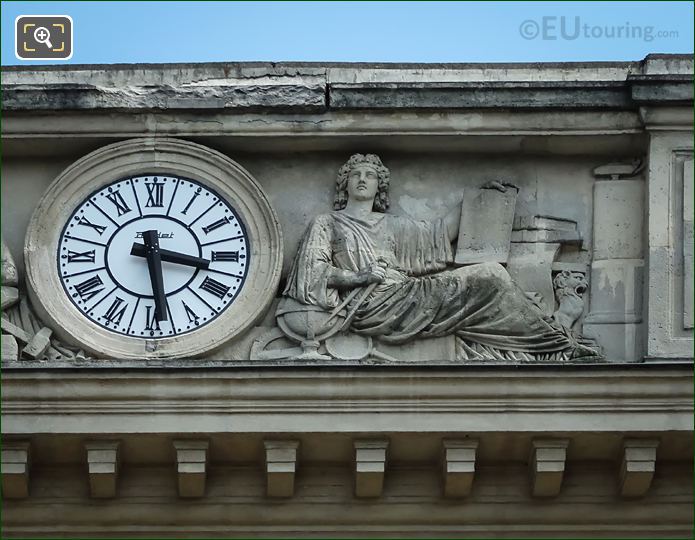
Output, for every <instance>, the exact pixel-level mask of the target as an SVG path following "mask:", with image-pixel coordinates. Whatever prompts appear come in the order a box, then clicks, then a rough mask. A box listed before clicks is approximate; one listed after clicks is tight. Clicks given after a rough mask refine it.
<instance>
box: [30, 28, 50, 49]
mask: <svg viewBox="0 0 695 540" xmlns="http://www.w3.org/2000/svg"><path fill="white" fill-rule="evenodd" d="M34 39H35V40H36V41H38V42H39V43H43V44H44V45H46V47H48V48H49V49H52V48H53V44H52V43H51V33H50V32H49V31H48V29H47V28H46V27H45V26H39V27H38V28H37V29H36V30H34Z"/></svg>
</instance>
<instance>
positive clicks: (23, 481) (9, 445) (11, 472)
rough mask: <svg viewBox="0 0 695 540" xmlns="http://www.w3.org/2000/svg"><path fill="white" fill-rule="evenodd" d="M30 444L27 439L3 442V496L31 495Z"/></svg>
mask: <svg viewBox="0 0 695 540" xmlns="http://www.w3.org/2000/svg"><path fill="white" fill-rule="evenodd" d="M29 451H30V445H29V442H27V441H6V442H3V443H2V496H3V497H5V498H7V499H23V498H26V497H28V496H29V466H30V453H29Z"/></svg>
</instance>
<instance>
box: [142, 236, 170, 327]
mask: <svg viewBox="0 0 695 540" xmlns="http://www.w3.org/2000/svg"><path fill="white" fill-rule="evenodd" d="M142 238H143V240H144V242H145V245H144V246H143V248H144V249H145V257H146V258H147V269H148V270H149V271H150V283H151V284H152V294H153V295H154V316H155V318H156V319H157V321H166V320H167V297H166V295H165V294H164V277H163V276H162V257H161V253H160V250H159V235H158V233H157V231H145V232H144V233H142Z"/></svg>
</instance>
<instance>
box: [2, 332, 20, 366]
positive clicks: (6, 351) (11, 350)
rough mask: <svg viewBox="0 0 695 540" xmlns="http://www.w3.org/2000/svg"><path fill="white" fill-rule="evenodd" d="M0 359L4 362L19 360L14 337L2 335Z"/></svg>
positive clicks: (17, 347)
mask: <svg viewBox="0 0 695 540" xmlns="http://www.w3.org/2000/svg"><path fill="white" fill-rule="evenodd" d="M0 357H1V358H2V359H3V360H4V361H7V360H11V361H14V360H17V359H18V358H19V346H18V345H17V339H16V338H15V337H14V336H12V335H10V334H3V335H2V355H1V356H0Z"/></svg>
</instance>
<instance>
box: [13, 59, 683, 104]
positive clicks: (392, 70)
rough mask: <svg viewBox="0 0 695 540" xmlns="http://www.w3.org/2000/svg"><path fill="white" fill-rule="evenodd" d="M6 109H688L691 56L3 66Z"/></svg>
mask: <svg viewBox="0 0 695 540" xmlns="http://www.w3.org/2000/svg"><path fill="white" fill-rule="evenodd" d="M2 73H3V81H2V83H3V84H2V91H3V109H4V110H5V111H37V110H45V111H49V110H51V111H67V110H121V111H124V110H126V111H133V112H134V111H153V110H154V111H156V110H191V109H193V110H197V111H199V112H202V111H220V110H232V111H249V110H254V111H275V112H316V111H322V110H332V109H345V108H348V109H357V110H361V109H365V110H373V109H388V110H410V109H416V110H417V109H435V110H442V109H446V110H449V109H467V108H493V107H494V108H507V109H528V108H531V109H535V108H545V109H566V108H574V109H604V110H605V109H618V110H634V109H635V108H636V107H637V104H638V103H643V102H649V103H661V102H664V103H668V104H675V103H678V104H688V103H692V99H693V98H692V85H689V84H688V81H689V80H690V79H692V75H693V61H692V57H690V56H687V55H668V56H664V55H650V56H648V57H647V58H645V60H643V61H642V62H594V63H592V62H589V63H564V64H558V63H552V64H550V63H546V64H544V63H536V64H295V63H279V64H271V63H230V64H198V65H196V64H181V65H176V64H165V65H144V64H143V65H138V64H131V65H114V66H106V65H93V66H60V67H58V66H41V67H34V66H32V67H27V68H25V67H5V68H3V71H2Z"/></svg>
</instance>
